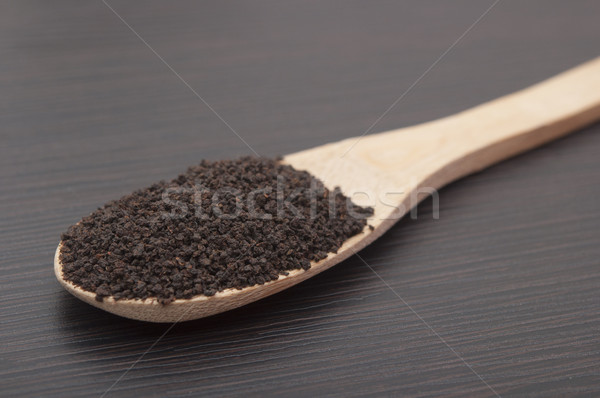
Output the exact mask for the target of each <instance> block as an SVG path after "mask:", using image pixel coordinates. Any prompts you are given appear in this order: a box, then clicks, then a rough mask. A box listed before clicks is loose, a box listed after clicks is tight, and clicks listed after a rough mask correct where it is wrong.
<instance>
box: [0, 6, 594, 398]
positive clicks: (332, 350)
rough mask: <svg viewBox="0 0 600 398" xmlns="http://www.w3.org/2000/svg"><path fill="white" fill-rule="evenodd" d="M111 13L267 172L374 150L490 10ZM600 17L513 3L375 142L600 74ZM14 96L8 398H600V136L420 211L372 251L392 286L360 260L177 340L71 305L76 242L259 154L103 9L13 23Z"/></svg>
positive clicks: (6, 251)
mask: <svg viewBox="0 0 600 398" xmlns="http://www.w3.org/2000/svg"><path fill="white" fill-rule="evenodd" d="M110 4H111V6H112V7H114V9H115V11H116V12H117V13H118V14H119V15H121V16H122V18H123V19H124V20H126V21H127V22H128V23H129V24H130V25H131V26H132V27H133V29H135V31H137V32H138V33H139V35H140V36H141V37H143V38H144V40H146V41H147V42H148V44H149V45H150V46H152V47H153V48H154V49H155V50H156V52H157V53H158V54H160V56H162V57H163V58H164V60H165V61H166V62H167V63H168V64H169V65H171V67H172V68H173V69H174V70H175V71H177V73H179V74H180V75H181V77H182V78H183V79H185V81H186V82H187V83H188V84H189V85H190V86H191V87H193V89H194V90H196V92H197V93H198V94H199V95H200V96H202V98H204V99H205V100H206V101H207V102H208V103H209V104H210V105H211V106H212V107H213V109H214V110H215V111H216V112H218V113H219V114H220V115H221V116H222V117H223V119H224V120H226V121H227V122H228V123H229V124H230V125H231V127H233V128H234V129H235V130H236V131H237V132H238V133H239V135H240V136H242V137H243V138H244V140H246V141H247V142H248V144H250V145H251V146H252V148H254V149H255V150H256V151H257V152H258V153H260V154H261V155H267V156H274V155H278V154H285V153H290V152H293V151H296V150H300V149H305V148H309V147H313V146H316V145H319V144H323V143H326V142H330V141H336V140H339V139H343V138H347V137H351V136H357V135H360V134H362V133H363V132H364V131H365V130H366V129H367V128H368V127H369V126H370V125H371V124H372V123H373V122H374V121H375V120H376V119H377V118H378V117H379V116H380V115H381V114H382V113H383V112H384V111H385V110H386V109H387V108H388V107H389V106H390V104H391V103H392V102H394V101H395V100H396V99H397V98H398V97H399V96H400V95H401V94H402V93H403V92H404V91H406V89H407V88H408V87H409V86H410V85H411V84H413V83H414V82H415V80H416V79H417V78H418V77H419V76H420V75H421V74H422V73H423V72H424V71H425V70H427V68H429V67H430V66H431V65H432V64H433V63H434V61H435V60H436V59H437V58H438V57H439V56H440V55H441V54H442V53H444V51H446V50H447V49H448V48H449V47H450V46H451V45H452V43H453V42H454V41H455V40H456V39H457V38H459V37H460V36H461V35H462V34H463V33H464V32H465V31H466V30H467V29H468V28H469V26H470V25H471V24H473V22H475V21H476V20H477V19H478V18H479V17H480V16H481V15H482V14H483V13H484V11H485V10H486V9H487V8H488V7H489V6H490V5H491V4H492V2H491V1H475V0H473V1H453V2H444V1H427V2H421V1H410V2H392V1H390V2H379V1H375V2H373V1H371V2H354V1H352V2H348V1H345V2H321V1H313V2H302V3H290V2H284V3H281V2H277V1H274V2H252V3H250V2H233V3H231V2H219V1H213V2H203V3H200V2H192V1H186V2H158V1H157V2H136V3H132V2H124V1H117V0H113V1H110ZM599 15H600V3H598V2H597V1H592V0H590V1H570V2H563V1H528V2H519V1H501V2H500V3H499V4H497V5H496V6H495V7H494V8H493V9H492V10H491V11H490V12H489V14H487V15H486V16H485V17H484V18H483V19H482V20H481V21H480V22H479V23H478V24H476V26H475V27H473V29H472V30H471V31H470V32H469V33H468V34H467V35H466V36H464V38H463V39H462V40H460V41H459V42H458V43H457V45H456V46H455V47H454V48H452V50H451V51H450V52H448V53H447V55H446V56H444V57H443V58H442V59H441V60H440V62H439V63H438V64H437V65H436V66H435V67H434V68H433V69H432V70H431V71H430V73H428V74H427V75H426V76H425V77H424V78H423V79H422V80H421V81H420V82H419V83H418V84H417V85H416V86H415V87H414V88H413V89H412V90H411V91H410V92H409V93H408V94H407V95H406V96H405V97H404V98H403V99H402V100H401V101H400V102H399V103H398V105H397V106H396V107H395V108H394V109H393V110H392V111H390V112H389V114H387V116H386V117H384V118H383V119H382V120H381V121H380V122H379V123H378V124H377V125H376V127H375V128H374V129H373V131H374V132H378V131H384V130H386V129H391V128H397V127H402V126H407V125H411V124H415V123H419V122H423V121H427V120H430V119H434V118H438V117H441V116H445V115H449V114H452V113H455V112H457V111H460V110H462V109H465V108H468V107H470V106H473V105H476V104H478V103H481V102H484V101H486V100H489V99H492V98H495V97H498V96H500V95H503V94H506V93H509V92H511V91H515V90H517V89H520V88H523V87H525V86H527V85H530V84H532V83H535V82H538V81H540V80H542V79H544V78H546V77H549V76H551V75H553V74H556V73H558V72H560V71H562V70H565V69H568V68H569V67H572V66H575V65H576V64H578V63H581V62H583V61H585V60H588V59H591V58H593V57H596V56H598V55H600V24H598V17H599ZM0 93H1V94H0V133H1V152H0V165H1V167H0V183H1V184H0V216H1V218H0V242H1V245H2V246H1V252H0V256H1V258H0V259H1V268H0V269H1V274H0V298H1V300H2V302H1V312H0V338H1V341H2V345H1V347H0V386H1V390H0V395H2V396H65V395H69V396H70V395H77V396H101V395H102V394H103V393H104V392H106V391H107V390H108V389H109V388H111V386H112V388H111V389H110V391H108V393H107V394H106V396H107V397H111V396H115V397H117V396H131V395H137V396H166V395H169V396H186V395H192V396H196V395H207V396H208V395H210V396H213V395H227V396H238V395H239V396H245V395H264V394H269V395H286V396H315V395H330V396H340V397H346V396H353V395H369V394H372V395H390V396H397V395H406V396H465V395H472V396H494V395H495V393H497V394H499V395H501V396H540V397H541V396H563V395H568V396H575V395H588V396H598V395H599V394H600V365H599V364H600V295H599V294H598V290H599V288H600V264H599V263H600V239H599V237H600V234H599V233H598V232H599V231H598V223H599V221H600V204H599V200H598V195H599V194H600V184H599V182H600V159H599V151H600V134H599V133H600V125H598V124H596V125H595V126H591V127H589V128H587V129H585V130H584V131H581V132H578V133H576V134H574V135H572V136H569V137H567V138H564V139H561V140H559V141H557V142H554V143H551V144H549V145H546V146H544V147H542V148H539V149H536V150H534V151H532V152H530V153H528V154H525V155H523V156H519V157H517V158H514V159H512V160H509V161H506V162H504V163H501V164H499V165H497V166H495V167H492V168H490V169H488V170H486V171H484V172H481V173H479V174H476V175H473V176H471V177H468V178H465V179H463V180H461V181H459V182H457V183H454V184H452V185H450V186H448V187H447V188H444V189H443V190H442V191H441V192H440V203H441V213H440V218H439V219H438V220H434V219H432V216H431V211H432V209H431V202H430V201H426V202H424V203H423V204H422V205H421V206H420V207H419V217H418V219H416V220H411V219H405V220H402V221H401V222H399V223H398V225H396V226H395V227H394V228H392V229H391V230H390V231H389V232H388V233H387V234H386V235H385V236H384V237H382V238H381V239H380V240H378V241H377V242H375V243H374V244H373V245H371V246H370V247H369V248H367V249H365V250H364V251H363V252H362V253H361V256H362V257H363V258H364V259H365V260H366V261H367V262H368V263H369V264H370V265H371V266H372V267H373V269H374V270H376V272H377V273H378V274H379V275H380V276H381V277H382V278H383V279H384V281H385V283H384V282H382V281H381V280H380V279H379V278H378V277H377V276H376V275H375V274H374V273H373V272H372V271H371V270H369V268H368V267H366V266H365V265H364V264H363V263H362V262H361V261H360V260H359V259H358V258H356V257H353V258H351V259H350V260H348V261H345V262H344V263H342V264H339V265H338V266H336V267H334V268H333V269H332V270H330V271H327V272H325V273H324V274H321V275H319V276H318V277H316V278H314V279H312V280H310V281H307V282H305V283H303V284H301V285H299V286H296V287H294V288H292V289H290V290H288V291H286V292H283V293H281V294H278V295H276V296H273V297H271V298H268V299H266V300H263V301H261V302H258V303H254V304H253V305H250V306H247V307H245V308H242V309H239V310H236V311H232V312H230V313H226V314H222V315H218V316H215V317H212V318H209V319H205V320H199V321H194V322H188V323H183V324H178V325H175V326H174V327H173V328H172V329H170V330H168V328H169V325H153V324H145V323H140V322H135V321H129V320H126V319H121V318H118V317H116V316H113V315H110V314H108V313H104V312H102V311H100V310H96V309H94V308H92V307H90V306H88V305H86V304H84V303H82V302H79V301H78V300H76V299H75V298H73V297H71V296H69V295H68V293H66V292H65V291H64V290H63V289H62V288H61V287H60V286H59V284H58V283H57V282H56V280H55V279H54V276H53V272H52V258H53V254H54V250H55V248H56V244H57V243H58V240H59V235H60V233H61V232H63V231H64V230H65V229H66V228H67V227H68V226H69V225H70V224H73V223H75V222H77V220H78V219H79V218H80V217H81V216H82V215H85V214H87V213H89V212H91V211H92V210H94V209H95V208H96V207H98V206H100V205H102V204H103V203H104V202H106V201H108V200H110V199H114V198H117V197H119V196H121V195H123V194H125V193H127V192H129V191H131V190H133V189H136V188H139V187H142V186H145V185H147V184H149V183H151V182H154V181H156V180H158V179H161V178H170V177H173V176H175V175H176V174H177V173H179V172H180V171H183V170H184V169H185V168H186V167H187V166H188V165H191V164H194V163H197V162H199V161H200V160H201V159H203V158H208V159H219V158H229V157H234V156H238V155H242V154H250V153H251V150H250V149H249V148H248V147H247V146H246V145H245V144H244V143H243V142H242V141H241V140H240V139H238V137H236V136H235V135H234V134H233V133H232V132H231V131H230V130H229V129H228V128H227V126H225V124H224V123H223V122H222V121H221V120H219V118H217V117H216V116H215V114H214V113H212V112H211V111H210V109H209V108H208V107H207V106H206V105H205V104H204V103H202V101H200V100H199V99H198V98H197V97H196V96H195V95H194V93H193V92H191V91H190V89H189V88H188V87H186V85H185V84H184V83H182V81H181V80H179V79H178V78H177V77H176V76H175V75H174V74H173V73H172V71H170V70H169V68H167V66H165V64H163V63H162V62H161V61H160V59H159V58H158V57H157V56H156V55H155V54H153V53H152V51H150V50H149V49H148V47H146V46H145V45H144V43H142V42H141V41H140V39H139V38H138V37H136V36H135V35H134V34H133V33H132V31H130V30H129V29H128V28H127V26H126V25H125V24H124V23H123V22H122V21H121V20H119V18H118V17H117V16H116V15H115V14H113V13H112V12H111V10H110V9H109V8H108V7H107V6H106V5H105V4H103V3H102V2H101V1H85V2H83V1H72V2H56V1H54V2H46V1H39V2H34V1H12V2H2V3H1V4H0ZM386 284H388V285H389V287H391V288H393V289H394V290H395V291H396V292H397V293H398V295H399V296H400V297H401V298H400V297H398V296H397V295H395V294H394V292H393V291H392V290H390V288H389V287H388V286H386ZM411 309H412V310H411ZM413 310H414V311H413ZM167 330H168V333H166V334H165V335H164V337H163V338H162V339H161V340H160V341H159V342H158V343H156V344H155V345H153V343H155V342H156V341H157V339H158V338H159V337H160V336H161V335H163V334H164V333H165V332H166V331H167ZM144 353H146V354H145V355H144V356H143V358H141V359H140V357H141V356H142V354H144ZM128 369H130V370H129V372H128V373H126V374H125V372H126V371H127V370H128ZM117 381H118V382H117ZM115 382H116V384H115ZM486 383H487V385H486ZM494 391H495V392H494Z"/></svg>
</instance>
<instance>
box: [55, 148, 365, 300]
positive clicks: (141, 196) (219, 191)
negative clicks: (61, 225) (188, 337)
mask: <svg viewBox="0 0 600 398" xmlns="http://www.w3.org/2000/svg"><path fill="white" fill-rule="evenodd" d="M372 213H373V210H372V209H371V208H363V207H359V206H356V205H354V204H353V203H352V202H351V201H350V200H349V199H348V198H347V197H345V196H344V195H343V194H342V193H341V192H340V190H339V188H336V189H334V190H333V191H330V190H328V189H327V188H326V187H325V186H324V185H323V184H322V183H321V182H320V181H319V180H317V179H316V178H314V177H313V176H312V175H310V174H309V173H307V172H304V171H298V170H295V169H294V168H293V167H291V166H288V165H283V164H281V163H280V162H279V161H278V160H277V159H264V158H254V157H243V158H240V159H236V160H224V161H215V162H209V161H203V162H201V163H200V164H199V165H198V166H194V167H190V168H189V169H188V170H187V171H186V172H185V173H184V174H181V175H179V176H178V177H177V178H175V179H173V180H171V181H168V182H166V181H161V182H159V183H156V184H153V185H151V186H149V187H147V188H145V189H141V190H137V191H135V192H133V193H131V194H129V195H126V196H124V197H122V198H120V199H118V200H115V201H111V202H109V203H107V204H105V205H104V206H103V207H101V208H99V209H97V210H96V211H94V212H93V213H92V214H90V215H89V216H87V217H84V218H83V219H82V220H81V221H80V222H79V223H77V224H75V225H73V226H71V227H70V228H69V229H68V231H67V232H65V233H64V234H62V236H61V243H62V246H61V252H60V261H61V263H62V271H63V278H64V279H66V280H68V281H70V282H72V283H73V284H75V285H76V286H78V287H80V288H82V289H84V290H86V291H90V292H93V293H95V294H96V300H98V301H102V300H103V298H104V297H107V296H112V297H113V298H114V299H115V300H119V299H146V298H149V297H154V298H156V299H157V300H158V301H159V302H160V303H162V304H168V303H170V302H172V301H173V300H175V299H189V298H191V297H193V296H196V295H205V296H212V295H214V294H215V293H217V292H219V291H222V290H224V289H228V288H235V289H243V288H245V287H248V286H253V285H260V284H264V283H266V282H269V281H273V280H276V279H278V278H279V276H280V275H287V274H288V272H289V271H291V270H296V269H304V270H307V269H309V268H310V264H311V261H319V260H322V259H324V258H325V257H327V255H328V253H335V252H336V251H337V250H338V249H339V248H340V246H341V245H342V244H343V242H344V241H346V240H347V239H348V238H350V237H352V236H354V235H356V234H359V233H361V232H362V231H363V229H364V227H365V225H366V218H367V217H368V216H370V215H372Z"/></svg>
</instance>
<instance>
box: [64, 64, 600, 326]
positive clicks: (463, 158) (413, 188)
mask: <svg viewBox="0 0 600 398" xmlns="http://www.w3.org/2000/svg"><path fill="white" fill-rule="evenodd" d="M598 118H600V58H597V59H595V60H592V61H589V62H587V63H585V64H583V65H580V66H578V67H576V68H574V69H571V70H569V71H567V72H564V73H562V74H560V75H558V76H556V77H553V78H551V79H548V80H546V81H544V82H542V83H539V84H536V85H534V86H532V87H529V88H527V89H525V90H522V91H519V92H517V93H514V94H511V95H507V96H504V97H502V98H499V99H496V100H494V101H491V102H488V103H485V104H483V105H480V106H477V107H475V108H472V109H469V110H467V111H464V112H460V113H458V114H456V115H453V116H449V117H445V118H442V119H439V120H435V121H433V122H429V123H424V124H420V125H417V126H413V127H408V128H402V129H399V130H394V131H389V132H385V133H381V134H376V135H369V136H365V137H362V138H350V139H347V140H343V141H340V142H335V143H332V144H327V145H322V146H319V147H316V148H313V149H309V150H306V151H302V152H298V153H294V154H291V155H288V156H286V157H285V158H284V159H283V162H284V163H287V164H290V165H292V166H293V167H294V168H296V169H298V170H307V171H309V172H310V173H311V174H312V175H314V176H315V177H317V178H318V179H320V180H321V181H323V182H324V183H325V185H326V186H327V187H328V188H330V189H331V188H334V187H336V186H339V187H340V188H341V190H342V192H343V193H344V194H346V195H347V196H349V197H351V198H352V200H353V201H354V202H355V203H357V204H359V205H370V206H373V207H374V210H375V212H374V215H373V217H372V219H370V220H369V224H370V225H371V226H373V227H374V229H373V230H371V229H369V228H365V230H364V231H363V232H362V233H361V234H359V235H357V236H354V237H352V238H350V239H349V240H347V241H346V242H345V243H344V245H343V246H342V247H341V248H340V249H339V250H338V252H337V254H333V253H330V254H329V256H328V257H327V258H325V259H324V260H321V261H319V262H317V263H313V264H312V266H311V268H310V269H309V270H307V271H304V270H296V271H292V272H290V273H289V275H287V276H280V277H279V279H278V280H276V281H271V282H269V283H265V284H264V285H255V286H252V287H248V288H245V289H242V290H235V289H227V290H225V291H222V292H219V293H217V294H215V295H214V296H211V297H207V296H196V297H193V298H192V299H189V300H175V301H174V302H172V303H170V304H168V305H161V304H159V303H158V302H156V300H155V299H152V298H150V299H146V300H143V301H142V300H114V299H113V298H111V297H107V298H105V299H104V301H103V302H98V301H96V300H95V293H91V292H87V291H84V290H82V289H81V288H78V287H77V286H75V285H73V284H72V283H71V282H69V281H66V280H65V279H63V275H62V269H61V263H60V260H59V254H60V248H61V246H60V244H59V246H58V248H57V250H56V255H55V258H54V271H55V273H56V277H57V278H58V280H59V282H60V283H61V284H62V285H63V286H64V287H65V289H67V290H68V291H69V292H70V293H72V294H73V295H74V296H76V297H78V298H80V299H81V300H83V301H85V302H87V303H89V304H92V305H94V306H96V307H98V308H101V309H103V310H106V311H109V312H112V313H114V314H117V315H121V316H124V317H127V318H132V319H138V320H143V321H149V322H180V321H187V320H191V319H198V318H202V317H206V316H209V315H213V314H217V313H219V312H223V311H227V310H230V309H233V308H237V307H240V306H243V305H245V304H248V303H251V302H253V301H256V300H259V299H261V298H263V297H267V296H270V295H272V294H274V293H277V292H279V291H281V290H284V289H287V288H288V287H291V286H293V285H295V284H297V283H299V282H302V281H303V280H306V279H308V278H310V277H312V276H314V275H316V274H318V273H319V272H322V271H324V270H326V269H328V268H330V267H332V266H333V265H335V264H337V263H339V262H340V261H342V260H344V259H346V258H348V257H349V256H351V255H352V254H354V253H355V252H357V251H359V250H361V249H362V248H364V247H365V246H367V245H368V244H369V243H371V242H373V241H374V240H375V239H377V238H378V237H380V236H381V235H382V234H383V233H384V232H385V231H386V230H388V229H389V228H390V227H391V226H392V225H393V224H394V223H395V222H396V221H397V220H398V219H399V218H401V217H402V216H403V215H404V214H405V213H406V212H407V211H409V210H410V209H411V208H412V207H413V206H415V205H416V204H417V202H418V201H419V200H420V199H423V198H424V197H425V196H426V195H423V193H425V194H427V193H431V192H433V190H435V189H439V188H441V187H443V186H444V185H446V184H448V183H449V182H451V181H454V180H456V179H458V178H460V177H463V176H466V175H467V174H470V173H473V172H475V171H478V170H481V169H483V168H485V167H487V166H490V165H492V164H494V163H496V162H499V161H501V160H503V159H506V158H508V157H511V156H514V155H516V154H518V153H521V152H524V151H527V150H529V149H531V148H534V147H536V146H538V145H541V144H543V143H545V142H548V141H551V140H554V139H556V138H558V137H560V136H563V135H565V134H568V133H570V132H573V131H575V130H577V129H579V128H581V127H583V126H585V125H588V124H590V123H592V122H594V121H595V120H597V119H598Z"/></svg>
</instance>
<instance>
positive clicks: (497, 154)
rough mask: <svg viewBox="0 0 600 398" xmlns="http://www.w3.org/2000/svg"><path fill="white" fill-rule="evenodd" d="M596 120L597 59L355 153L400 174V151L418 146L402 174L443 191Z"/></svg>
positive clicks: (379, 138) (375, 139)
mask: <svg viewBox="0 0 600 398" xmlns="http://www.w3.org/2000/svg"><path fill="white" fill-rule="evenodd" d="M598 119H600V57H599V58H596V59H594V60H591V61H589V62H586V63H584V64H582V65H580V66H577V67H575V68H573V69H570V70H568V71H566V72H563V73H561V74H559V75H557V76H555V77H552V78H550V79H548V80H545V81H543V82H541V83H538V84H536V85H534V86H531V87H529V88H526V89H524V90H521V91H518V92H516V93H513V94H509V95H506V96H504V97H501V98H498V99H496V100H493V101H490V102H487V103H484V104H482V105H479V106H476V107H474V108H471V109H469V110H466V111H463V112H460V113H458V114H455V115H452V116H449V117H445V118H442V119H438V120H435V121H433V122H429V123H424V124H421V125H417V126H414V127H409V128H403V129H399V130H395V131H390V132H386V133H382V134H375V135H372V136H368V137H365V138H364V140H365V141H367V142H365V143H364V146H363V145H362V143H359V145H357V149H359V148H358V147H360V146H363V148H364V149H367V150H370V151H372V150H373V149H374V148H377V153H378V159H377V163H379V167H380V168H383V169H387V170H388V171H390V172H391V171H392V170H395V172H396V173H398V172H399V171H398V170H399V167H400V166H401V167H403V168H404V169H405V170H406V162H405V161H404V160H403V156H399V155H401V154H399V153H398V150H399V148H400V151H402V149H401V148H402V147H407V146H408V147H410V148H411V149H414V148H417V152H416V153H415V152H412V151H411V153H410V154H408V155H409V156H410V157H411V158H413V159H415V162H413V165H414V166H413V167H410V170H406V171H405V172H402V171H400V173H402V174H405V173H408V174H409V175H413V176H415V175H420V176H422V177H424V178H425V179H426V180H427V183H428V184H429V186H433V187H441V186H443V185H445V184H447V183H449V182H451V181H453V180H456V179H458V178H460V177H463V176H465V175H467V174H470V173H472V172H475V171H478V170H481V169H483V168H485V167H488V166H490V165H492V164H494V163H496V162H499V161H501V160H503V159H506V158H509V157H511V156H514V155H516V154H519V153H521V152H524V151H527V150H529V149H532V148H534V147H536V146H539V145H541V144H543V143H546V142H548V141H551V140H554V139H556V138H558V137H560V136H563V135H566V134H568V133H571V132H574V131H576V130H577V129H579V128H581V127H584V126H586V125H588V124H591V123H592V122H594V121H596V120H598ZM369 147H370V149H368V148H369ZM419 148H420V149H419ZM359 151H360V149H359Z"/></svg>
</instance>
